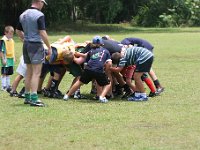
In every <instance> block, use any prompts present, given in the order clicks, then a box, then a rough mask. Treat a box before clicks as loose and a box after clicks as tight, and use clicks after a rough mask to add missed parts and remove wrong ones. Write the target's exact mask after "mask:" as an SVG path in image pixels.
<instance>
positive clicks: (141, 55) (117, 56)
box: [110, 47, 154, 101]
mask: <svg viewBox="0 0 200 150" xmlns="http://www.w3.org/2000/svg"><path fill="white" fill-rule="evenodd" d="M153 58H154V57H153V53H152V52H150V51H149V50H147V49H146V48H142V47H130V48H125V47H123V48H122V51H121V53H114V54H113V55H112V59H113V61H115V62H119V65H118V67H111V68H110V69H111V71H113V72H120V71H122V69H123V67H125V66H132V65H136V68H135V73H134V80H135V86H136V92H135V94H134V96H132V97H130V98H128V100H129V101H146V100H148V97H147V95H146V93H145V88H144V85H143V82H142V79H141V77H142V75H143V74H144V73H145V72H149V71H150V69H151V66H152V63H153Z"/></svg>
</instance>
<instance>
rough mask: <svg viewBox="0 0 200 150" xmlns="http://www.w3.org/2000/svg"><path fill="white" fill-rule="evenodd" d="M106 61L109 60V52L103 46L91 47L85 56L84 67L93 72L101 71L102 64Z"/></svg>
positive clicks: (102, 68) (102, 69)
mask: <svg viewBox="0 0 200 150" xmlns="http://www.w3.org/2000/svg"><path fill="white" fill-rule="evenodd" d="M107 61H111V57H110V53H109V52H108V50H107V49H105V48H102V47H100V48H96V49H91V50H90V51H89V52H88V55H87V58H86V62H87V65H86V68H85V69H87V70H91V71H94V72H99V73H103V72H104V65H105V63H106V62H107Z"/></svg>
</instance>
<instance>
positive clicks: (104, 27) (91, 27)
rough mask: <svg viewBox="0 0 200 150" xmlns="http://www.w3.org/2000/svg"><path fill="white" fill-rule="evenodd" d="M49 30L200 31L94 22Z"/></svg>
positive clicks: (88, 31) (52, 27)
mask: <svg viewBox="0 0 200 150" xmlns="http://www.w3.org/2000/svg"><path fill="white" fill-rule="evenodd" d="M49 30H51V31H54V34H56V33H60V32H69V33H102V32H104V33H112V32H117V33H127V32H134V33H166V32H170V33H180V32H200V31H199V28H156V27H155V28H142V27H133V26H131V25H130V24H92V23H85V22H79V23H69V24H64V25H63V24H59V25H58V24H55V25H51V26H50V27H49Z"/></svg>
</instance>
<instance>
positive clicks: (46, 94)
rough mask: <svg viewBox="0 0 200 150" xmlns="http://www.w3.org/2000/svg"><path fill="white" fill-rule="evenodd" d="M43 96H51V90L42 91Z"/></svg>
mask: <svg viewBox="0 0 200 150" xmlns="http://www.w3.org/2000/svg"><path fill="white" fill-rule="evenodd" d="M42 94H43V96H44V97H47V96H48V95H49V89H45V88H44V89H42Z"/></svg>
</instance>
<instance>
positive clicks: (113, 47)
mask: <svg viewBox="0 0 200 150" xmlns="http://www.w3.org/2000/svg"><path fill="white" fill-rule="evenodd" d="M119 44H120V43H119V42H117V41H114V40H104V39H103V46H102V47H104V48H106V49H107V50H108V51H109V52H110V54H113V53H115V52H119V53H120V52H121V48H122V47H121V46H119Z"/></svg>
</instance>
